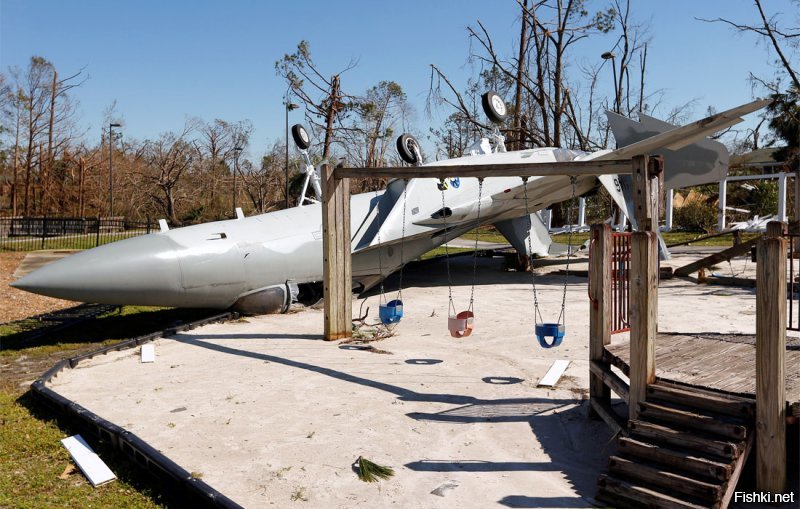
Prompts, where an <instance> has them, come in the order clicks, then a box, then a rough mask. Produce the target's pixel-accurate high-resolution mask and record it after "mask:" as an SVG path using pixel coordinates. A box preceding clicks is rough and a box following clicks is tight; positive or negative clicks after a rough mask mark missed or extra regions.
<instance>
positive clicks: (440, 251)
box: [419, 246, 472, 260]
mask: <svg viewBox="0 0 800 509" xmlns="http://www.w3.org/2000/svg"><path fill="white" fill-rule="evenodd" d="M468 251H472V249H470V248H468V247H449V248H447V253H449V254H451V255H454V254H456V253H466V252H468ZM444 255H445V248H444V246H439V247H437V248H435V249H431V250H430V251H428V252H427V253H425V254H424V255H422V256H420V257H419V259H420V260H429V259H431V258H436V257H437V256H444Z"/></svg>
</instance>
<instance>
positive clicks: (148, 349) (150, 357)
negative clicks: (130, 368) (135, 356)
mask: <svg viewBox="0 0 800 509" xmlns="http://www.w3.org/2000/svg"><path fill="white" fill-rule="evenodd" d="M155 361H156V345H154V344H152V343H148V344H146V345H142V362H143V363H145V362H155Z"/></svg>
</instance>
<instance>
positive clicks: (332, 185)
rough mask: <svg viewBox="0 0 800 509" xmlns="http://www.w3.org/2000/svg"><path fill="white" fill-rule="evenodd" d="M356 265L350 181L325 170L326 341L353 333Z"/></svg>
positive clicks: (323, 175)
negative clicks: (352, 231)
mask: <svg viewBox="0 0 800 509" xmlns="http://www.w3.org/2000/svg"><path fill="white" fill-rule="evenodd" d="M351 267H352V265H351V250H350V179H337V178H335V177H334V168H333V166H331V165H329V164H326V165H323V166H322V288H323V292H324V299H325V302H324V309H325V318H324V320H325V332H324V334H325V340H326V341H333V340H335V339H341V338H346V337H350V335H351V333H352V306H353V302H352V268H351Z"/></svg>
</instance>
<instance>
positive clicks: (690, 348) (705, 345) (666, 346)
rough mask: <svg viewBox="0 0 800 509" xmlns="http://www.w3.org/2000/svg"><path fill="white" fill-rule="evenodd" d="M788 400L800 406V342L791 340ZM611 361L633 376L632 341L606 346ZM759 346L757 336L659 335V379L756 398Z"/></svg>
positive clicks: (788, 350) (787, 382) (788, 363)
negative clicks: (631, 365) (757, 345)
mask: <svg viewBox="0 0 800 509" xmlns="http://www.w3.org/2000/svg"><path fill="white" fill-rule="evenodd" d="M787 342H788V345H787V350H786V399H787V403H788V404H789V405H794V408H795V411H797V408H798V407H800V340H798V338H788V339H787ZM605 349H606V352H605V355H606V356H607V361H608V362H610V363H611V364H612V365H614V366H616V367H617V368H619V369H620V370H622V371H623V372H624V373H625V374H626V375H628V374H629V366H630V347H629V344H628V341H625V342H620V343H613V344H611V345H608V346H606V348H605ZM755 373H756V347H755V336H754V335H730V334H673V333H659V334H658V337H657V339H656V376H657V377H658V378H659V379H662V380H669V381H672V382H678V383H681V384H685V385H689V386H692V387H700V388H707V389H712V390H715V391H721V392H725V393H728V394H733V395H737V396H744V397H750V398H755V394H756V378H755Z"/></svg>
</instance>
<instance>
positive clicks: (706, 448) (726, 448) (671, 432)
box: [628, 421, 744, 460]
mask: <svg viewBox="0 0 800 509" xmlns="http://www.w3.org/2000/svg"><path fill="white" fill-rule="evenodd" d="M628 429H629V430H630V432H631V436H633V437H638V438H644V439H645V440H647V441H656V442H660V443H664V444H667V445H671V446H673V447H681V448H685V449H690V450H692V451H694V452H696V453H700V454H710V455H715V456H720V457H722V458H725V459H728V460H732V459H736V458H737V457H738V456H739V454H741V453H742V450H743V449H744V446H743V445H742V444H737V443H735V442H729V441H724V440H714V439H712V438H705V437H702V436H698V435H697V433H693V432H688V431H678V430H676V429H673V428H670V427H668V426H662V425H660V424H653V423H649V422H645V421H630V422H629V423H628Z"/></svg>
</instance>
